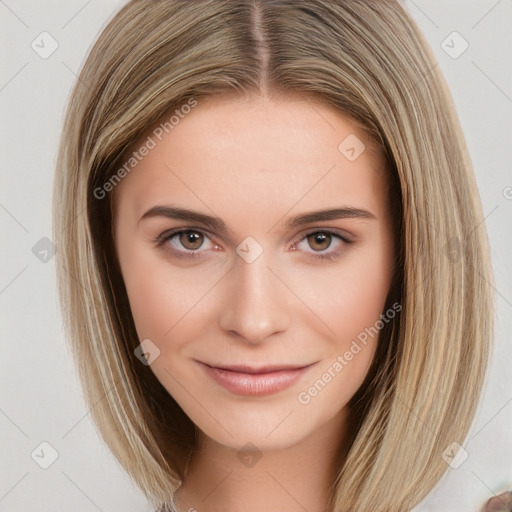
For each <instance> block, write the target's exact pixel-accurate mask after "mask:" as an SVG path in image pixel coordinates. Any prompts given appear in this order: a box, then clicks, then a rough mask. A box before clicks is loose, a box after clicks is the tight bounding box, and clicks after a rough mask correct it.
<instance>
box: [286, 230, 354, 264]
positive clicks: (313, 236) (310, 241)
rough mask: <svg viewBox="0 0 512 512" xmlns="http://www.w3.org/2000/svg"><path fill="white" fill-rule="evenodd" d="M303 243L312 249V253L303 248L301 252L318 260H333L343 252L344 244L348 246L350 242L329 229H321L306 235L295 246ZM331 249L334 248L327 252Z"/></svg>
mask: <svg viewBox="0 0 512 512" xmlns="http://www.w3.org/2000/svg"><path fill="white" fill-rule="evenodd" d="M334 239H336V241H335V243H334V244H333V240H334ZM304 243H306V244H307V245H308V246H309V247H310V248H311V249H313V251H312V252H311V251H308V250H307V248H304V247H303V248H302V250H304V251H305V252H307V253H309V254H312V255H313V256H314V257H316V258H319V259H328V260H333V259H335V258H338V257H339V256H340V255H341V252H342V251H343V246H344V245H345V244H350V243H351V241H350V240H349V239H348V238H346V237H344V236H342V235H340V234H339V233H336V232H334V231H331V230H329V229H323V230H317V231H311V232H309V233H307V234H306V235H305V236H303V237H302V238H301V239H299V243H298V244H297V246H300V244H304ZM294 247H295V245H294ZM332 247H334V249H333V250H329V251H328V250H327V249H330V248H332Z"/></svg>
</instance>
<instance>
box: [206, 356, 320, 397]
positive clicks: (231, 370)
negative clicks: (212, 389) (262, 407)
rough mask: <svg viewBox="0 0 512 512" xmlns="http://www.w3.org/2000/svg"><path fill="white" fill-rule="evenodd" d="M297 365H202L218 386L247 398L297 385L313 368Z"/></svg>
mask: <svg viewBox="0 0 512 512" xmlns="http://www.w3.org/2000/svg"><path fill="white" fill-rule="evenodd" d="M315 364H316V363H311V364H307V365H303V366H297V365H271V366H261V367H253V366H245V365H233V366H231V365H230V366H226V365H222V366H221V365H219V366H212V365H208V364H206V363H201V362H200V365H201V367H202V368H203V370H204V371H205V372H206V374H207V375H208V376H209V377H210V378H212V379H213V380H214V381H215V382H216V383H217V384H219V385H221V386H222V387H223V388H225V389H227V390H228V391H230V392H231V393H234V394H237V395H246V396H264V395H270V394H274V393H278V392H279V391H284V390H285V389H287V388H289V387H290V386H292V385H293V384H295V383H296V382H297V381H298V380H299V379H300V378H301V377H302V376H303V375H304V374H305V373H306V372H307V371H308V370H309V369H310V368H311V367H312V366H314V365H315Z"/></svg>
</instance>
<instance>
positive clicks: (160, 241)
mask: <svg viewBox="0 0 512 512" xmlns="http://www.w3.org/2000/svg"><path fill="white" fill-rule="evenodd" d="M189 232H193V233H199V234H202V235H204V236H207V237H208V235H207V234H206V233H205V232H204V231H202V230H200V229H195V228H185V229H184V228H179V229H176V230H172V231H164V232H163V233H161V234H160V235H158V236H157V237H156V238H154V239H153V242H154V243H155V244H156V245H157V246H158V247H161V246H163V245H164V244H165V243H167V242H169V241H170V240H172V239H173V238H174V237H176V236H177V235H181V234H182V233H189ZM318 233H322V234H324V235H328V236H330V237H333V238H338V239H339V240H341V241H342V242H343V243H344V244H350V243H352V241H351V240H349V239H348V238H346V237H344V236H342V235H340V234H339V233H337V232H336V231H332V230H330V229H318V228H317V229H315V230H312V231H309V232H308V233H305V234H304V235H301V237H300V238H298V239H296V240H295V241H294V242H293V245H295V244H297V243H299V242H302V241H303V240H305V239H306V238H308V237H309V236H311V235H314V234H318ZM208 238H209V237H208ZM329 247H330V246H329ZM341 250H342V249H341ZM341 250H340V249H339V250H337V251H334V252H330V253H323V252H319V253H316V254H314V253H313V257H315V258H318V259H319V260H334V259H337V258H338V257H339V256H340V252H341ZM172 252H173V253H174V254H175V255H177V256H178V257H179V258H199V257H201V251H199V250H195V251H193V250H190V249H188V250H187V249H185V251H178V250H176V249H172ZM310 254H312V253H310Z"/></svg>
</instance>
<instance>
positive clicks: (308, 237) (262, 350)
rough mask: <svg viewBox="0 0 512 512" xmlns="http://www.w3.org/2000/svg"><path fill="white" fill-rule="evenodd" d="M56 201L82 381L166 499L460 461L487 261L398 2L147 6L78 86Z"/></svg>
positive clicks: (457, 137)
mask: <svg viewBox="0 0 512 512" xmlns="http://www.w3.org/2000/svg"><path fill="white" fill-rule="evenodd" d="M54 216H55V236H56V238H57V242H58V243H59V245H60V247H62V250H61V254H60V260H59V262H58V263H59V265H60V272H59V279H60V290H61V301H62V304H63V305H64V306H65V319H66V322H67V326H68V329H69V334H70V340H71V342H72V347H73V349H74V354H75V357H76V363H77V365H78V368H79V369H80V375H81V380H82V384H83V386H84V389H85V392H86V396H87V400H88V401H89V403H90V404H91V405H92V404H96V405H95V407H94V408H93V409H92V412H93V415H94V419H95V422H96V424H97V426H98V429H99V431H100V432H101V434H102V436H103V438H104V439H105V441H106V442H107V443H108V445H109V446H110V448H111V449H112V452H113V453H114V455H115V456H116V457H117V459H118V460H119V461H120V463H121V464H122V465H123V467H124V468H125V469H126V471H127V472H128V473H129V474H130V475H131V476H132V477H133V478H134V479H135V481H136V482H137V484H138V485H139V486H140V487H141V489H142V490H143V491H144V492H145V494H146V495H147V497H148V499H150V500H151V501H152V503H154V504H155V506H157V507H163V508H164V509H168V510H179V511H180V512H182V511H184V510H189V511H191V510H198V511H199V512H201V511H203V510H205V511H209V510H229V511H231V510H242V509H243V510H247V511H252V510H282V511H287V510H290V511H291V510H294V511H295V510H311V511H313V510H315V511H320V510H329V511H335V512H342V511H365V512H367V511H369V510H371V511H408V510H411V508H412V507H414V506H415V505H417V504H418V503H419V502H420V501H421V500H422V499H423V498H424V497H425V496H426V495H427V493H428V492H429V491H430V490H431V489H432V487H433V486H434V485H435V483H436V482H437V481H438V480H439V479H440V478H441V476H442V475H443V474H444V473H445V472H446V470H447V469H448V468H449V467H450V463H453V460H452V459H453V458H455V457H459V459H458V460H459V461H460V460H462V459H463V454H464V449H463V443H464V439H465V436H466V434H467V432H468V430H469V427H470V425H471V421H472V419H473V416H474V413H475V410H476V407H477V405H478V398H479V396H480V392H481V389H482V383H483V380H484V378H485V373H486V369H487V365H488V360H489V350H490V342H491V340H492V334H493V326H492V318H493V297H492V294H491V290H490V287H489V284H488V283H490V282H492V272H491V268H490V263H489V255H488V246H487V237H486V233H485V227H484V225H483V224H481V222H480V220H481V218H482V212H481V207H480V202H479V197H478V192H477V190H476V186H475V182H474V177H473V173H472V168H471V163H470V161H469V159H468V157H467V150H466V147H465V142H464V138H463V136H462V133H461V130H460V126H459V124H458V121H457V118H456V115H455V113H454V109H453V105H452V102H451V98H450V96H449V93H448V91H447V89H446V86H445V84H444V81H443V78H442V76H441V75H440V73H439V71H438V69H437V68H435V67H434V59H433V57H432V55H431V53H430V51H429V49H428V47H427V45H426V43H425V42H424V41H423V38H422V36H421V34H420V32H419V31H418V29H417V28H416V26H415V25H414V23H413V22H412V21H411V19H410V18H409V17H408V15H407V14H406V12H405V11H404V9H403V8H402V7H401V5H400V4H399V2H398V1H395V0H392V1H388V2H366V1H363V0H349V1H343V2H342V1H325V0H314V1H308V2H300V3H297V2H293V1H292V0H277V1H264V0H259V1H258V0H252V1H249V0H235V1H234V0H229V1H228V0H213V1H197V2H185V1H169V0H167V1H163V0H157V1H153V2H148V1H143V0H137V1H131V2H129V3H128V4H127V5H126V6H125V7H124V8H123V9H122V10H121V11H120V12H119V13H118V14H117V15H116V16H115V17H114V18H113V19H112V21H111V22H110V23H109V25H108V26H107V27H106V28H105V30H104V31H103V33H102V34H101V36H100V38H99V39H98V41H97V42H96V44H95V45H94V47H93V48H92V50H91V52H90V55H89V56H88V59H87V61H86V63H85V65H84V67H83V69H82V71H81V74H80V80H79V82H78V84H77V86H76V88H75V90H74V92H73V95H72V97H71V100H70V105H69V108H68V112H67V117H66V122H65V126H64V130H63V137H62V143H61V150H60V155H59V161H58V165H57V173H56V182H55V210H54ZM461 454H462V455H461ZM508 496H509V495H508V494H504V495H502V496H500V497H498V498H495V501H496V499H498V504H499V505H500V506H501V505H503V504H504V503H505V500H506V499H508ZM477 506H478V505H476V507H477ZM491 506H494V505H493V504H492V503H491V502H488V503H487V504H486V507H487V508H488V509H489V510H491V508H489V507H491ZM476 507H475V508H476Z"/></svg>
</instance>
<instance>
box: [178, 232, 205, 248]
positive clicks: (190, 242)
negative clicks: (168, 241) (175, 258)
mask: <svg viewBox="0 0 512 512" xmlns="http://www.w3.org/2000/svg"><path fill="white" fill-rule="evenodd" d="M179 235H180V237H179V238H180V243H181V245H182V246H183V247H184V248H185V249H189V250H191V251H193V250H195V249H199V248H200V247H201V246H202V245H203V239H204V236H203V234H202V233H199V232H198V231H182V232H181V233H180V234H179Z"/></svg>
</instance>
